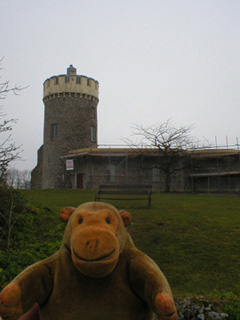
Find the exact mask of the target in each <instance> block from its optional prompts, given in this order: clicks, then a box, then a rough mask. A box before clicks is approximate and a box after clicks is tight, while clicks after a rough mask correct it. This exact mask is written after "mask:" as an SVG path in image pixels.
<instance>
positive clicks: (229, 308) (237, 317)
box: [217, 292, 240, 320]
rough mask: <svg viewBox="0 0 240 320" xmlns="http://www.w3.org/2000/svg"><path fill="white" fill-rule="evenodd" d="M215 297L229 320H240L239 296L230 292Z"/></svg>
mask: <svg viewBox="0 0 240 320" xmlns="http://www.w3.org/2000/svg"><path fill="white" fill-rule="evenodd" d="M217 295H218V296H219V298H220V299H221V301H222V303H223V311H224V312H225V313H227V314H228V315H229V320H240V296H239V295H235V294H233V293H232V292H225V293H217Z"/></svg>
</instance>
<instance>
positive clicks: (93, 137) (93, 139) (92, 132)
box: [91, 127, 96, 142]
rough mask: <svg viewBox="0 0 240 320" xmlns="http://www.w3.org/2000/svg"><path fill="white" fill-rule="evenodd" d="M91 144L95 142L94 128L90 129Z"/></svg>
mask: <svg viewBox="0 0 240 320" xmlns="http://www.w3.org/2000/svg"><path fill="white" fill-rule="evenodd" d="M91 142H96V128H95V127H91Z"/></svg>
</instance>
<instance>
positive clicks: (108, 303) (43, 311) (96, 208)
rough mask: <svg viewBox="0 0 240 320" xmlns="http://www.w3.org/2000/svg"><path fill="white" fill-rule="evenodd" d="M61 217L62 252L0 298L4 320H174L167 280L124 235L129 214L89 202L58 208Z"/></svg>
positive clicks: (22, 275) (35, 266)
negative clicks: (62, 232)
mask: <svg viewBox="0 0 240 320" xmlns="http://www.w3.org/2000/svg"><path fill="white" fill-rule="evenodd" d="M60 216H61V218H62V220H64V221H66V222H67V226H66V230H65V233H64V237H63V243H62V246H61V249H60V250H59V251H58V252H56V253H55V254H54V255H52V256H51V257H49V258H47V259H45V260H42V261H40V262H37V263H36V264H33V265H32V266H30V267H28V268H27V269H25V270H24V271H23V272H22V273H20V274H19V275H18V276H17V277H16V278H15V279H14V280H13V281H12V282H11V283H10V284H9V285H8V286H7V287H6V288H5V289H4V290H3V291H2V292H1V293H0V315H1V316H2V319H3V320H5V319H8V320H17V319H20V318H21V316H22V315H23V314H25V313H27V314H25V315H23V316H22V318H21V319H42V320H63V319H64V320H78V319H79V320H83V319H84V320H96V319H97V320H152V319H154V313H155V314H156V315H157V317H158V319H163V320H166V319H169V320H175V319H176V318H177V313H176V309H175V306H174V302H173V297H172V293H171V289H170V287H169V285H168V282H167V280H166V278H165V277H164V275H163V273H162V272H161V271H160V270H159V268H158V267H157V265H156V264H155V263H154V262H153V261H152V260H151V259H150V258H149V257H148V256H147V255H145V254H144V253H142V252H141V251H139V250H137V249H136V247H135V246H134V244H133V241H132V239H131V237H130V235H129V234H128V232H127V229H126V227H127V226H128V225H129V224H130V223H131V219H132V218H131V215H130V214H129V213H128V212H126V211H118V210H117V209H116V208H114V207H113V206H111V205H109V204H106V203H101V202H97V203H96V202H89V203H85V204H82V205H80V206H79V207H78V208H76V209H75V208H72V207H66V208H63V209H62V211H61V214H60ZM36 303H37V304H36ZM38 305H39V309H40V311H39V310H38ZM33 306H34V307H33ZM32 307H33V308H32ZM31 308H32V309H31ZM29 310H30V311H29ZM39 313H40V314H39Z"/></svg>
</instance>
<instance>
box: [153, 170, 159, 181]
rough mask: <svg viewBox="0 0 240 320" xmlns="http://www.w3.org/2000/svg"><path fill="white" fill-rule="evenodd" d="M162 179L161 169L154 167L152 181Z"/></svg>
mask: <svg viewBox="0 0 240 320" xmlns="http://www.w3.org/2000/svg"><path fill="white" fill-rule="evenodd" d="M159 181H160V170H159V169H158V168H152V182H159Z"/></svg>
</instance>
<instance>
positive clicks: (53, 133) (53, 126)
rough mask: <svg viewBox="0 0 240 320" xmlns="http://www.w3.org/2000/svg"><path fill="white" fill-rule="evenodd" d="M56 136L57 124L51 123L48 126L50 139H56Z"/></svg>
mask: <svg viewBox="0 0 240 320" xmlns="http://www.w3.org/2000/svg"><path fill="white" fill-rule="evenodd" d="M57 136H58V125H57V123H51V125H50V139H51V140H54V139H57Z"/></svg>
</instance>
